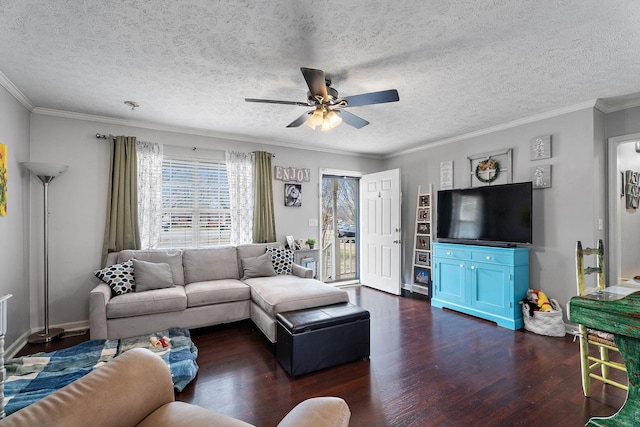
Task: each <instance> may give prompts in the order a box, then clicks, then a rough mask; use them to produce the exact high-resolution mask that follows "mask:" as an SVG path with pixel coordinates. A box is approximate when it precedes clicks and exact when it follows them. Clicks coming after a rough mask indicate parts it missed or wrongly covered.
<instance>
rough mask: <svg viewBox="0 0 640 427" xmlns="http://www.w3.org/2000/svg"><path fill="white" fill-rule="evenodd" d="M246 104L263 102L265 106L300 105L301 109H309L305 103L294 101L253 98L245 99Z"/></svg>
mask: <svg viewBox="0 0 640 427" xmlns="http://www.w3.org/2000/svg"><path fill="white" fill-rule="evenodd" d="M244 100H245V101H247V102H263V103H265V104H283V105H300V106H302V107H309V106H310V105H309V104H307V103H306V102H296V101H276V100H275V99H255V98H245V99H244Z"/></svg>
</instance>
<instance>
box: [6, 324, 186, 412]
mask: <svg viewBox="0 0 640 427" xmlns="http://www.w3.org/2000/svg"><path fill="white" fill-rule="evenodd" d="M151 337H156V338H158V339H159V338H162V337H169V339H170V342H169V346H168V347H166V348H164V347H162V346H159V347H155V346H153V345H152V344H151ZM139 347H142V348H148V349H149V350H151V351H153V352H154V353H156V354H157V355H158V356H160V357H161V358H162V360H164V361H165V362H166V364H167V365H168V366H169V369H170V370H171V378H172V380H173V385H174V388H175V389H176V390H177V391H182V390H183V389H184V388H185V387H186V386H187V384H189V383H190V382H191V380H193V379H194V378H195V376H196V374H197V373H198V365H197V363H196V357H197V356H198V349H197V348H196V346H195V345H194V344H193V342H192V341H191V335H190V334H189V331H188V330H186V329H179V328H171V329H167V330H165V331H161V332H156V333H154V334H150V335H143V336H139V337H134V338H125V339H121V340H91V341H86V342H83V343H81V344H78V345H76V346H73V347H69V348H65V349H64V350H58V351H52V352H50V353H37V354H33V355H30V356H25V357H16V358H13V359H7V360H6V361H5V368H6V370H7V373H6V382H5V386H4V395H5V396H4V410H5V412H6V413H7V415H8V414H11V413H13V412H16V411H17V410H19V409H21V408H24V407H25V406H27V405H29V404H31V403H33V402H36V401H37V400H40V399H42V398H43V397H45V396H47V395H49V394H51V393H52V392H54V391H56V390H58V389H60V388H62V387H64V386H66V385H67V384H70V383H71V382H73V381H75V380H77V379H78V378H80V377H82V376H84V375H86V374H88V373H89V372H91V371H93V370H94V369H96V368H98V367H100V366H102V365H103V364H105V363H108V362H109V361H110V360H111V359H113V358H114V357H117V356H118V355H119V354H122V353H124V352H125V351H127V350H131V349H132V348H139Z"/></svg>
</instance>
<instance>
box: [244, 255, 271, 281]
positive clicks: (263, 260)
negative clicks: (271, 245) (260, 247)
mask: <svg viewBox="0 0 640 427" xmlns="http://www.w3.org/2000/svg"><path fill="white" fill-rule="evenodd" d="M240 261H241V262H242V270H243V271H244V276H243V277H242V280H244V279H251V278H252V277H269V276H275V275H276V272H275V271H274V270H273V265H272V264H271V255H270V254H269V253H265V254H263V255H260V256H257V257H253V258H242V259H241V260H240Z"/></svg>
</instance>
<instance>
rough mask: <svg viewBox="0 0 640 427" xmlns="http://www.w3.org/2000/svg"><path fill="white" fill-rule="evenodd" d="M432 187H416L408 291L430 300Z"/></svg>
mask: <svg viewBox="0 0 640 427" xmlns="http://www.w3.org/2000/svg"><path fill="white" fill-rule="evenodd" d="M432 192H433V187H432V186H431V184H429V187H428V188H427V190H426V191H423V190H422V187H421V186H418V199H417V203H416V227H415V233H414V242H413V263H412V264H413V268H412V274H413V277H412V280H411V286H410V291H411V292H416V293H419V294H422V295H427V296H428V297H429V298H431V281H432V277H431V240H432V239H431V238H432V230H433V227H432V218H433V209H432V208H433V197H432V196H433V195H432Z"/></svg>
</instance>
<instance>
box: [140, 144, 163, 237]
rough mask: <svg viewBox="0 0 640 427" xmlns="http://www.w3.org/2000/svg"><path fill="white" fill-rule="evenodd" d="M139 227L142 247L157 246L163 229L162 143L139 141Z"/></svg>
mask: <svg viewBox="0 0 640 427" xmlns="http://www.w3.org/2000/svg"><path fill="white" fill-rule="evenodd" d="M136 154H137V156H138V227H139V228H140V244H141V248H142V249H148V248H155V247H156V246H158V243H159V242H160V232H161V230H162V211H161V209H162V145H161V144H158V143H156V142H148V141H138V142H137V145H136Z"/></svg>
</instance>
